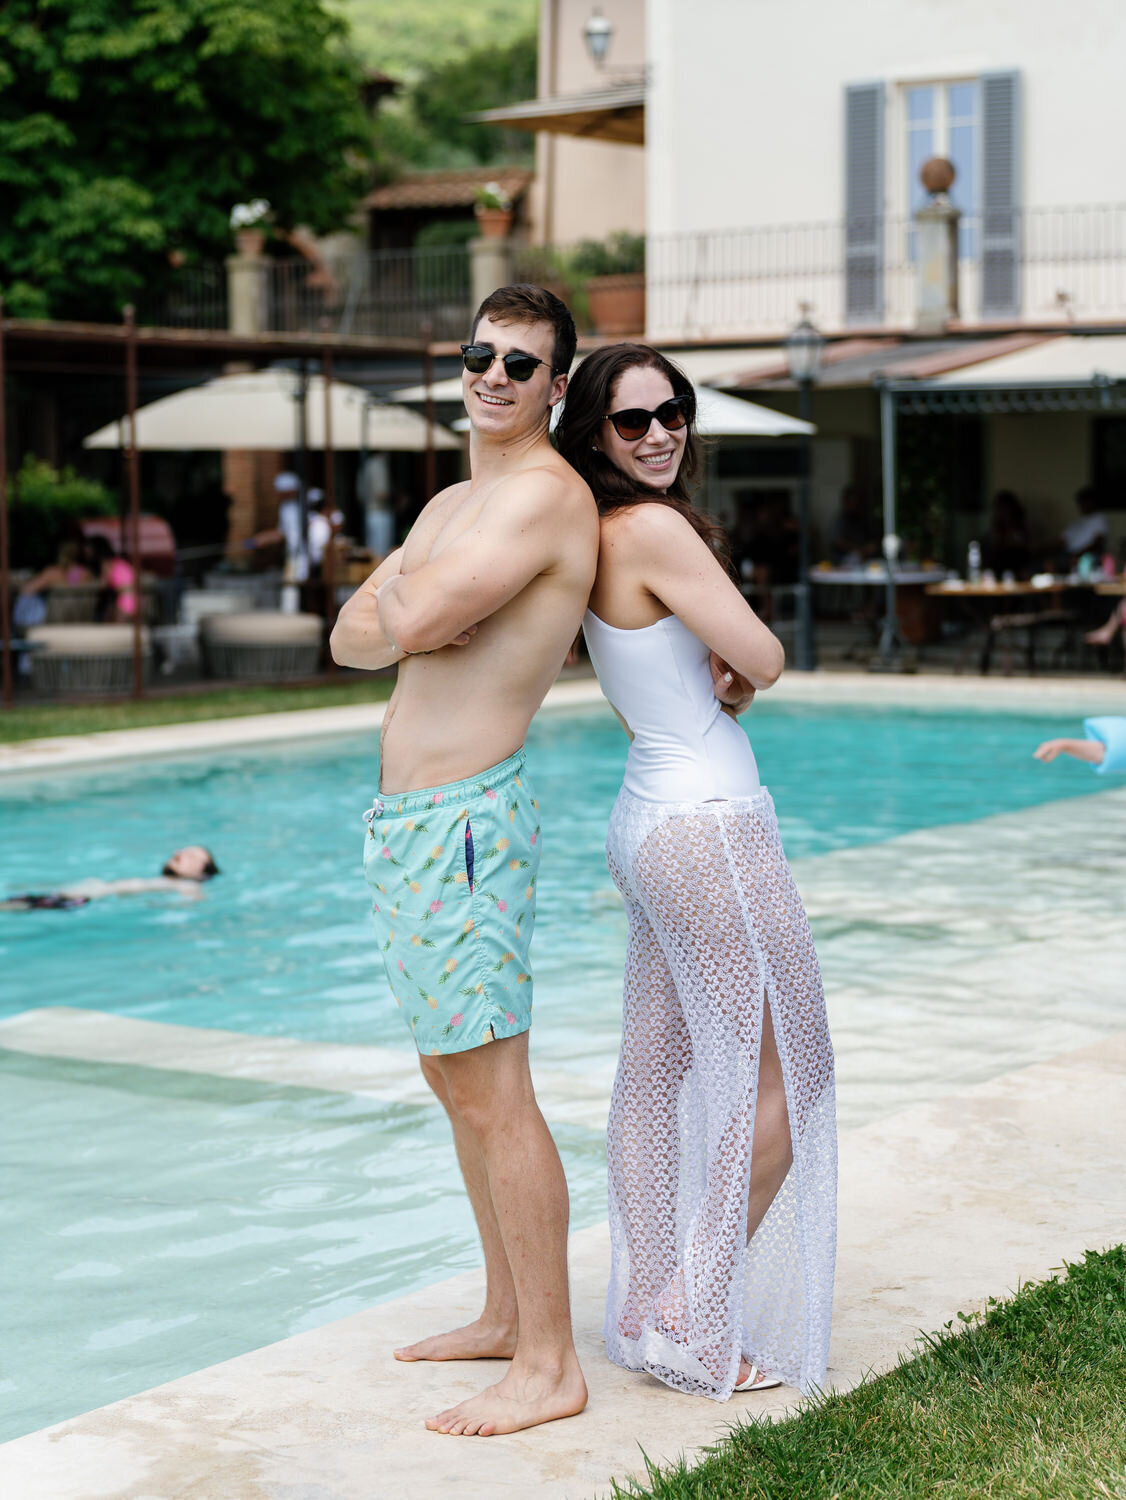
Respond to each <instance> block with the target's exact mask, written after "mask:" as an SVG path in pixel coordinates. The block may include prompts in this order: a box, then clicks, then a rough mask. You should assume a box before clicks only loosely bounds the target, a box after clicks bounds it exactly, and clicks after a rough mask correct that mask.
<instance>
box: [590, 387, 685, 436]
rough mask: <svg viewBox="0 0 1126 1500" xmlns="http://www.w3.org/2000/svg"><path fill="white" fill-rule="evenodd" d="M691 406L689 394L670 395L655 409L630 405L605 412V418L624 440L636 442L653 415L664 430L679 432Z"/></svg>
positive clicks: (643, 434) (646, 429) (645, 431)
mask: <svg viewBox="0 0 1126 1500" xmlns="http://www.w3.org/2000/svg"><path fill="white" fill-rule="evenodd" d="M692 407H693V402H692V397H691V396H670V397H669V399H668V400H667V401H662V402H661V404H660V406H658V408H657V410H656V411H646V410H645V409H644V408H643V407H640V406H631V407H628V408H627V409H626V410H625V411H610V412H607V413H606V420H607V422H611V423H612V424H613V427H614V431H615V432H616V433H617V434H618V436H619V437H620V438H621V439H622V440H623V441H624V442H627V443H636V442H637V440H638V438H643V437H644V436H645V434H646V433H647V432H648V431H649V428H650V427H651V426H652V423H653V418H654V417H656V419H657V421H658V422H660V424H661V426H662V427H663V428H664V429H665V431H666V432H679V431H680V429H681V428H682V427H683V426H684V424H685V423H686V422H687V421H688V418H689V417H690V416H691V415H692Z"/></svg>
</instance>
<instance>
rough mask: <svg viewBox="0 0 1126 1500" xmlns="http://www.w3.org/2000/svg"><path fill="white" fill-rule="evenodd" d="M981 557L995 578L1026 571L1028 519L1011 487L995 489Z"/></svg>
mask: <svg viewBox="0 0 1126 1500" xmlns="http://www.w3.org/2000/svg"><path fill="white" fill-rule="evenodd" d="M981 560H982V563H983V565H984V566H985V567H986V568H988V569H989V571H990V572H991V573H993V574H994V576H995V577H997V578H1003V577H1004V576H1005V574H1006V573H1011V574H1012V575H1013V577H1014V578H1025V577H1027V576H1028V573H1029V554H1028V521H1027V519H1026V517H1025V514H1024V506H1023V505H1022V504H1021V503H1020V501H1019V500H1018V499H1017V497H1016V495H1015V494H1014V493H1013V491H1012V490H998V491H997V493H996V494H995V495H994V496H993V505H992V507H991V509H990V513H989V530H988V531H987V532H986V533H985V536H984V537H983V538H982V542H981Z"/></svg>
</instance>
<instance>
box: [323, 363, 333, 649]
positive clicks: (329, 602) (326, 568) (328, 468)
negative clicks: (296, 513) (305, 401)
mask: <svg viewBox="0 0 1126 1500" xmlns="http://www.w3.org/2000/svg"><path fill="white" fill-rule="evenodd" d="M321 372H322V375H323V377H324V387H325V450H324V452H325V482H324V491H325V500H324V505H325V511H326V512H327V514H328V522H329V528H330V530H329V534H328V546H327V547H326V548H325V555H324V562H323V571H322V577H323V579H324V588H325V626H326V628H327V629H328V630H330V631H331V630H332V627H333V625H334V624H335V623H336V523H335V522H334V521H333V519H332V518H333V516H334V515H335V513H336V454H335V452H334V451H333V446H332V350H331V349H330V348H329V347H328V346H327V344H326V345H325V350H324V354H323V355H322V357H321ZM328 673H329V676H330V677H335V676H336V658H335V657H334V656H333V654H332V652H331V651H330V652H329V653H328Z"/></svg>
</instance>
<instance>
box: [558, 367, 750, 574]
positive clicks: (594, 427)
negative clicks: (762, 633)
mask: <svg viewBox="0 0 1126 1500" xmlns="http://www.w3.org/2000/svg"><path fill="white" fill-rule="evenodd" d="M639 368H640V369H652V370H658V371H659V372H660V373H661V374H662V375H663V376H664V377H665V379H666V380H667V381H668V382H669V384H670V385H671V386H672V389H673V395H675V396H687V397H688V398H689V401H690V406H689V412H688V436H687V438H686V440H685V444H684V452H683V456H682V458H681V461H680V468H679V469H678V470H677V474H676V478H675V479H674V480H673V482H672V484H670V485H669V487H668V489H667V490H666V491H665V493H664V494H663V495H662V494H659V493H658V492H657V491H656V490H651V491H650V490H647V491H645V492H644V493H642V494H639V493H638V491H637V486H636V484H635V482H634V481H633V480H632V479H630V478H629V477H628V476H627V475H626V474H623V473H622V471H621V469H619V468H618V466H617V465H616V464H615V463H613V462H611V460H610V459H609V458H607V456H606V454H605V453H603V452H602V450H601V448H599V447H598V444H597V439H598V437H599V434H600V432H601V430H602V423H603V420H604V418H605V417H606V414H607V412H611V411H613V410H614V388H615V386H616V385H617V383H618V381H619V380H620V379H621V377H622V375H623V374H624V373H625V371H626V370H631V369H639ZM555 442H556V445H557V447H558V449H559V451H560V453H561V454H562V455H563V457H564V458H565V459H566V460H567V462H568V463H569V464H570V465H571V467H572V468H573V469H577V470H578V472H579V473H580V474H581V475H582V477H583V478H584V479H585V480H586V482H587V484H588V485H589V486H590V489H591V493H592V494H593V495H594V498H595V501H596V503H597V505H598V510H599V513H600V514H601V515H609V514H610V512H612V511H615V510H620V509H621V508H622V507H623V506H626V505H653V504H656V505H667V506H668V507H669V509H670V510H675V511H678V512H679V513H680V514H681V515H682V516H683V517H684V519H685V520H686V521H687V522H688V524H689V525H690V526H691V527H692V529H693V530H694V531H696V532H697V533H698V534H699V535H700V536H701V537H703V539H704V541H705V542H707V544H708V546H709V547H710V548H711V549H712V551H713V552H714V553H715V555H716V556H717V557H718V558H719V560H720V562H721V563H722V564H723V565H724V567H725V568H726V569H727V570H728V572H730V571H731V554H730V550H729V547H728V542H727V533H726V532H725V531H724V529H723V527H722V526H720V525H719V523H718V522H716V521H713V520H711V518H710V517H708V516H705V515H703V514H702V513H701V512H700V511H698V510H697V509H696V508H695V506H694V505H693V504H692V502H691V498H690V497H691V494H692V491H693V490H694V488H695V486H696V483H697V481H698V479H699V475H700V468H701V461H702V458H703V453H702V445H701V441H700V437H699V435H698V433H697V432H696V392H695V391H694V390H693V388H692V382H691V381H690V380H689V379H688V376H687V375H685V373H684V371H683V370H681V369H678V368H677V366H676V365H674V364H673V362H672V360H671V359H666V358H665V356H664V355H663V354H661V353H660V351H659V350H657V349H654V348H652V347H651V346H650V345H649V344H608V345H607V346H606V347H605V348H603V349H596V350H595V352H594V353H593V354H588V355H587V356H586V358H585V359H584V360H583V362H582V364H581V365H580V366H579V368H578V369H577V370H576V371H575V373H574V374H573V375H572V376H571V380H570V383H569V384H568V386H567V395H566V398H565V400H564V402H563V414H562V416H561V417H560V418H559V425H558V427H556V429H555Z"/></svg>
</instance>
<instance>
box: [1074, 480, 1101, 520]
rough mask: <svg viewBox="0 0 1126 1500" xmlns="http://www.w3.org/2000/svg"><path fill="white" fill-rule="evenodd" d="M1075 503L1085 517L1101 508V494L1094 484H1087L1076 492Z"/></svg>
mask: <svg viewBox="0 0 1126 1500" xmlns="http://www.w3.org/2000/svg"><path fill="white" fill-rule="evenodd" d="M1075 503H1076V505H1078V507H1079V509H1080V510H1081V511H1082V512H1083V514H1084V515H1085V516H1088V515H1090V514H1091V512H1092V511H1095V510H1098V508H1099V492H1098V490H1097V489H1096V488H1095V486H1094V485H1093V484H1085V485H1084V486H1083V488H1082V489H1080V490H1076V492H1075Z"/></svg>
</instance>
